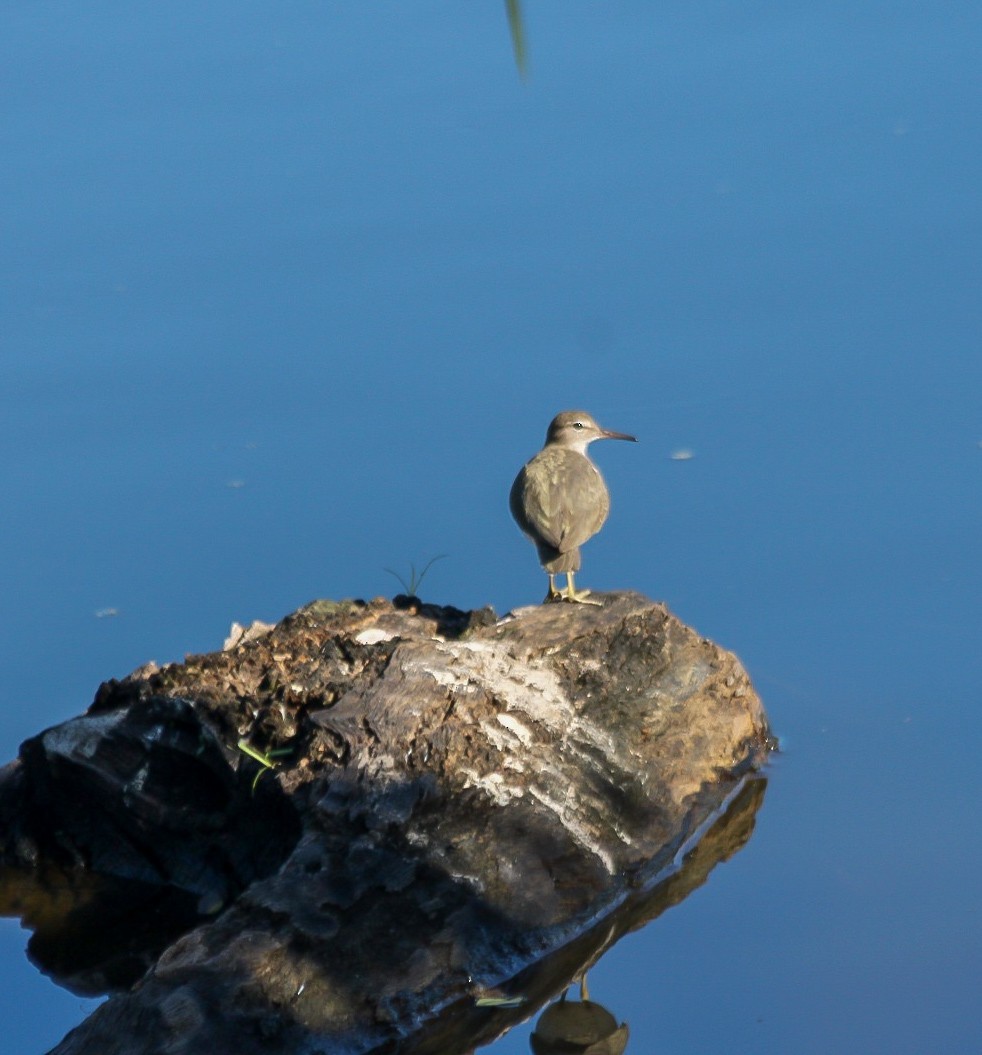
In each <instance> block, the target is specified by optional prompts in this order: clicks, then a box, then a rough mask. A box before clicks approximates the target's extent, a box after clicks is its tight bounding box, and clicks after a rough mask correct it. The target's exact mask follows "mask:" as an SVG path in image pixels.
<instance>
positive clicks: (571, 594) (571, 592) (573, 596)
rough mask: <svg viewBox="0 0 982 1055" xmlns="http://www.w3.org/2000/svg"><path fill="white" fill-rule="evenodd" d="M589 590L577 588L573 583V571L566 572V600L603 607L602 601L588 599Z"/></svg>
mask: <svg viewBox="0 0 982 1055" xmlns="http://www.w3.org/2000/svg"><path fill="white" fill-rule="evenodd" d="M589 596H590V591H589V590H577V588H576V586H575V585H574V583H573V573H572V572H571V571H568V572H566V600H567V601H575V602H576V603H577V604H595V605H596V606H597V607H598V608H601V607H603V601H588V600H587V598H588V597H589Z"/></svg>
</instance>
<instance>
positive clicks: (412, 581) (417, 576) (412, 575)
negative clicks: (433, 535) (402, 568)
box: [385, 553, 446, 597]
mask: <svg viewBox="0 0 982 1055" xmlns="http://www.w3.org/2000/svg"><path fill="white" fill-rule="evenodd" d="M444 557H446V553H438V554H437V555H436V556H435V557H431V558H430V559H429V560H428V561H427V562H426V563H425V564H424V565H423V570H422V571H420V572H418V573H417V571H416V565H415V564H413V563H412V562H410V564H409V582H406V580H405V579H404V578H403V577H402V576H401V575H400V574H399V573H398V572H397V571H393V570H392V569H391V568H386V569H385V571H387V572H388V573H389V574H390V575H391V576H392V577H393V578H394V579H395V580H396V581H397V582H398V583H399V585H400V586H401V587H402V589H403V591H404V592H405V594H406V596H407V597H418V596H419V593H418V590H419V588H420V586H422V585H423V580H424V579H425V578H426V573H427V572H428V571H429V570H430V568H431V567H432V566H433V565H434V564H436V562H437V561H438V560H443V558H444Z"/></svg>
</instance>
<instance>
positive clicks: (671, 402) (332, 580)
mask: <svg viewBox="0 0 982 1055" xmlns="http://www.w3.org/2000/svg"><path fill="white" fill-rule="evenodd" d="M524 18H525V29H526V33H527V39H528V48H529V71H528V76H527V77H526V78H525V79H524V80H523V79H522V78H521V77H520V76H519V75H518V72H517V71H516V68H515V61H514V56H513V54H512V50H511V41H510V38H509V34H508V26H507V20H506V16H505V9H504V5H503V4H494V3H486V4H483V5H473V4H471V5H459V4H453V3H449V2H437V0H431V2H426V3H416V4H412V5H407V4H396V3H391V2H389V3H382V2H378V3H372V4H358V5H348V6H347V7H340V8H339V7H330V6H325V5H323V4H320V3H314V2H309V0H295V2H289V3H281V4H276V5H272V4H259V3H254V2H247V3H244V4H243V3H238V4H228V3H223V2H221V0H218V2H216V3H213V4H211V5H208V6H207V7H206V8H202V7H201V5H196V4H190V3H186V2H183V0H176V2H173V3H170V4H167V5H159V4H149V3H144V2H134V0H129V2H128V3H126V4H123V3H113V2H110V3H105V4H102V5H99V7H98V9H97V10H93V9H84V8H80V7H78V6H77V5H69V4H66V3H62V2H52V0H48V2H41V3H36V2H35V3H29V4H28V3H22V2H14V3H8V4H7V5H6V6H5V7H4V8H3V10H2V11H0V93H2V98H3V100H4V103H3V114H4V118H3V129H2V133H0V151H2V157H3V164H2V165H0V220H2V231H3V235H2V251H0V288H2V290H3V294H2V296H3V313H2V314H3V323H2V327H0V455H2V456H0V494H2V498H3V506H2V510H3V512H2V516H0V544H2V553H3V555H4V556H3V559H2V560H0V598H2V600H3V604H2V606H0V756H2V758H4V759H6V758H10V757H13V756H14V755H15V754H16V751H17V748H18V745H19V743H20V741H21V740H22V739H24V738H25V737H27V736H29V735H31V734H33V733H34V732H36V731H38V730H39V729H41V728H43V727H44V726H46V725H49V724H52V723H54V722H57V721H60V720H62V719H64V718H67V717H69V716H71V715H73V714H76V713H77V712H78V711H79V710H80V709H82V708H83V707H84V706H86V705H87V704H88V702H89V701H90V699H91V697H92V694H93V692H94V691H95V689H96V687H97V685H98V684H99V682H100V681H101V680H103V679H105V678H108V677H113V676H121V675H123V674H125V673H127V672H128V671H129V670H131V669H132V668H134V667H136V666H138V665H139V664H141V663H144V662H146V661H147V660H149V659H156V660H158V661H160V662H165V661H169V660H175V659H180V658H181V657H182V656H183V654H184V653H185V652H190V651H194V652H203V651H208V650H210V649H213V648H217V647H220V645H221V643H222V640H223V637H224V635H225V633H226V631H227V628H228V624H229V623H230V622H231V621H232V620H233V619H235V620H239V621H247V620H251V619H253V618H260V619H266V620H275V619H277V618H279V617H280V616H282V615H284V614H285V613H287V612H289V611H291V610H293V609H294V608H296V607H297V606H298V605H300V604H302V603H304V602H306V601H308V600H311V599H312V598H314V597H324V596H329V597H344V596H362V597H370V596H374V595H378V594H389V595H391V594H392V593H394V592H397V591H398V590H399V589H400V587H399V585H398V583H397V582H396V581H395V579H394V578H393V577H392V576H390V575H389V574H388V573H387V572H386V570H385V569H386V568H392V569H395V570H396V571H398V572H400V573H401V574H402V575H403V576H404V577H407V576H408V573H409V568H410V565H411V564H412V563H415V564H416V566H417V567H419V566H421V565H422V564H424V563H425V562H426V561H427V560H428V559H429V558H431V557H433V556H435V555H437V554H446V557H445V559H443V560H441V561H438V562H437V563H435V564H434V565H433V566H432V568H431V569H430V571H429V573H428V575H427V578H426V580H425V582H424V585H423V588H422V590H421V593H422V594H423V595H424V597H426V599H428V600H433V601H438V602H443V603H452V604H456V605H458V606H460V607H467V606H481V605H484V604H486V603H489V602H490V603H492V604H494V605H495V607H496V608H497V609H498V610H499V611H502V612H503V611H506V610H507V609H509V608H510V607H512V606H514V605H519V604H525V603H529V602H532V601H536V600H538V599H539V598H540V597H541V596H542V594H543V593H544V588H545V580H544V576H543V575H542V574H541V572H540V570H539V568H538V566H537V563H536V560H535V556H534V552H533V550H532V548H531V546H529V545H528V543H527V542H526V541H525V540H524V539H523V538H522V537H521V536H520V535H519V533H518V531H517V530H516V529H515V527H514V525H513V524H512V523H511V521H510V518H509V516H508V512H507V493H508V488H509V486H510V483H511V480H512V478H513V476H514V474H515V472H516V471H517V469H518V467H519V466H520V465H521V463H522V462H523V461H524V460H525V459H526V458H527V457H528V456H530V455H531V454H532V453H534V451H535V450H536V449H537V448H538V446H539V445H540V444H541V441H542V438H543V435H544V432H545V427H546V424H547V423H548V421H549V419H550V418H551V417H552V415H553V414H554V413H555V412H556V411H558V410H560V409H564V408H566V407H578V406H583V407H585V408H586V409H588V410H590V411H591V412H592V413H594V414H595V415H596V416H597V417H598V418H599V419H600V421H601V422H602V423H603V424H605V425H607V426H608V427H611V428H615V429H620V430H624V431H628V432H632V433H635V434H636V435H637V436H638V437H639V438H640V440H641V443H640V444H639V445H637V446H636V447H635V446H634V445H630V446H629V445H626V444H625V445H620V444H608V445H602V446H600V447H599V448H594V450H595V453H596V457H597V460H598V462H600V463H601V465H602V467H603V470H604V472H605V475H606V476H607V479H608V483H609V485H610V489H611V492H612V495H613V511H612V514H611V519H610V521H609V523H608V525H607V527H606V528H605V529H604V532H603V533H602V534H601V535H600V536H599V537H598V538H597V539H595V540H594V541H593V542H591V543H590V544H589V546H588V547H587V548H586V550H585V552H584V568H583V572H582V575H581V577H580V581H581V582H582V584H583V585H586V586H593V587H594V588H597V589H614V588H634V589H638V590H640V591H642V592H644V593H646V594H648V595H649V596H652V597H654V598H657V599H662V600H665V601H667V602H668V604H669V605H670V606H671V607H672V608H673V610H674V611H676V612H677V614H679V615H680V616H681V617H682V618H683V619H685V620H687V621H688V622H690V623H691V624H692V625H694V626H695V627H697V628H698V629H699V630H700V631H701V632H703V633H705V634H707V635H708V636H711V637H713V638H714V639H715V640H717V641H719V642H720V643H721V644H723V645H725V646H727V647H729V648H732V649H734V650H735V651H736V652H737V653H738V654H739V655H740V656H741V658H742V659H743V661H744V663H745V665H746V666H747V668H748V670H749V671H750V672H751V674H752V676H753V677H754V679H755V682H756V684H757V686H758V688H759V690H760V691H761V693H762V694H763V696H764V698H765V701H766V703H767V706H768V710H769V713H770V715H771V717H772V720H773V723H774V725H775V728H776V730H777V732H778V733H779V734H780V735H781V737H782V741H783V744H784V748H785V750H784V752H783V754H782V756H781V757H780V759H779V760H778V762H777V763H776V765H775V767H774V770H773V773H772V774H771V776H772V779H771V786H770V788H769V790H768V794H767V800H766V802H765V805H764V808H763V811H762V813H761V814H760V817H759V819H758V828H757V832H756V834H755V836H754V838H753V839H752V840H751V842H750V844H749V845H748V847H747V848H746V849H745V850H744V851H743V852H742V853H740V854H738V855H737V856H736V857H735V858H734V859H733V860H731V861H730V862H728V863H727V864H726V865H724V866H722V867H721V868H720V869H718V870H717V871H716V872H715V873H714V874H713V876H712V878H711V880H710V882H709V883H708V885H707V886H706V887H704V888H702V889H701V890H699V891H698V892H697V893H696V894H694V895H693V896H692V897H691V898H690V899H689V900H688V901H686V902H685V903H684V904H683V905H682V906H680V907H678V908H676V909H673V910H672V911H670V912H669V913H668V914H667V915H665V916H664V917H662V918H661V919H659V920H657V921H656V922H655V923H654V924H652V925H651V926H650V927H648V928H647V929H646V930H645V931H643V932H641V933H639V934H636V935H632V936H631V937H629V938H627V939H625V940H624V941H623V942H622V943H621V944H620V945H619V946H618V947H617V948H616V949H615V950H614V951H613V952H612V953H611V954H610V955H609V956H608V957H607V958H605V960H604V961H603V962H602V963H601V964H600V965H598V967H597V968H596V969H595V970H594V971H593V972H592V974H591V978H590V981H591V992H592V993H593V995H594V996H595V997H596V998H597V999H598V1000H600V1001H602V1002H604V1003H606V1004H607V1005H608V1006H610V1007H611V1009H612V1010H613V1011H614V1012H615V1013H616V1014H617V1015H618V1016H619V1018H621V1019H627V1020H628V1021H629V1023H630V1025H631V1029H632V1037H633V1038H634V1039H632V1042H631V1046H630V1047H629V1049H628V1050H629V1051H634V1052H647V1051H656V1050H657V1051H664V1052H673V1053H678V1055H683V1053H693V1055H695V1053H700V1055H701V1053H703V1052H706V1051H710V1050H722V1049H724V1048H725V1049H726V1050H731V1051H735V1052H755V1053H757V1052H760V1053H771V1052H773V1053H775V1055H777V1053H782V1055H783V1053H787V1052H796V1053H805V1055H807V1053H812V1052H814V1053H816V1055H819V1053H827V1052H832V1051H834V1052H837V1053H851V1052H855V1053H857V1055H860V1053H862V1055H868V1053H875V1052H884V1053H887V1052H889V1053H890V1055H902V1053H910V1055H923V1053H924V1052H944V1053H946V1055H948V1053H963V1052H964V1053H974V1052H977V1051H979V1050H982V1026H980V1024H979V1020H978V1015H977V1003H978V999H977V990H978V978H979V977H980V972H982V951H980V950H982V941H980V938H982V919H980V895H979V885H978V880H977V876H978V873H979V869H980V867H982V837H980V834H979V825H978V787H979V784H980V780H982V762H980V759H979V753H978V751H977V749H976V745H977V744H978V742H979V739H980V732H982V729H980V725H982V722H980V706H979V705H980V703H982V700H980V690H979V685H980V684H982V658H980V657H982V649H980V647H979V645H980V640H982V633H980V632H982V604H980V602H979V597H980V595H982V572H980V569H982V561H980V545H979V541H980V536H982V532H980V528H982V446H980V443H982V399H980V393H982V354H980V346H979V335H980V333H982V196H980V194H979V185H980V175H982V174H980V169H982V122H980V119H979V113H980V103H982V75H980V73H979V63H978V54H979V46H980V43H982V13H980V9H979V8H978V5H974V4H968V3H964V2H956V3H953V4H949V5H945V6H943V7H938V6H937V5H935V6H925V5H922V4H916V3H913V2H909V0H902V2H899V3H893V4H884V3H872V2H871V3H865V4H861V5H859V6H858V7H857V6H856V5H855V4H825V5H818V6H816V5H806V4H796V5H788V4H785V5H771V4H756V5H751V6H750V7H747V6H746V5H744V6H742V7H741V6H734V5H731V4H724V3H721V2H718V0H717V2H712V0H711V2H710V3H709V4H703V5H683V4H661V5H652V4H646V3H640V2H636V3H627V2H625V3H619V4H606V5H597V4H586V3H582V2H580V0H565V2H563V3H558V2H553V3H546V2H539V3H534V4H533V3H531V2H527V3H526V4H525V5H524ZM682 449H687V450H690V451H691V452H692V454H693V457H692V458H691V459H688V460H679V459H673V458H672V457H671V455H672V454H673V452H678V451H680V450H682ZM107 610H108V611H107ZM112 612H115V614H111V613H112ZM96 613H100V615H99V616H97V615H96ZM2 934H3V939H4V941H3V947H2V950H0V959H2V962H3V969H4V977H5V979H8V982H7V984H6V985H5V987H4V992H3V994H2V997H0V1012H2V1016H3V1020H4V1023H5V1025H4V1033H5V1037H6V1038H7V1042H8V1043H10V1044H13V1045H14V1047H12V1048H11V1050H12V1051H18V1052H20V1051H23V1052H25V1053H29V1052H38V1051H42V1050H45V1049H46V1048H47V1047H49V1046H50V1045H51V1044H53V1043H54V1042H55V1041H56V1040H57V1039H58V1038H59V1037H60V1036H61V1034H62V1033H63V1032H64V1031H65V1030H67V1029H68V1028H70V1026H71V1025H72V1024H73V1023H75V1022H77V1021H79V1020H80V1019H81V1017H83V1015H84V1013H85V1011H84V1005H83V1002H82V1001H80V1000H79V998H77V997H75V996H72V995H70V994H67V993H64V992H63V991H61V990H59V989H57V988H56V987H54V986H53V985H51V984H50V983H49V982H47V981H46V980H45V979H44V978H42V977H41V976H39V975H37V974H36V973H35V972H34V971H33V969H32V968H31V967H30V965H29V964H28V963H27V961H26V960H25V959H24V957H23V952H22V949H23V934H22V932H20V931H19V930H18V929H17V927H16V924H14V923H8V924H7V925H6V926H5V927H4V928H3V930H2ZM526 1034H527V1030H526V1031H522V1030H516V1031H515V1032H513V1033H512V1034H511V1035H510V1036H508V1037H507V1038H505V1039H504V1040H503V1041H502V1042H500V1043H499V1044H498V1045H497V1047H496V1048H495V1049H493V1050H495V1051H497V1052H498V1055H508V1053H513V1052H519V1051H527V1050H528V1046H527V1039H526Z"/></svg>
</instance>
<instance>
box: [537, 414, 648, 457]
mask: <svg viewBox="0 0 982 1055" xmlns="http://www.w3.org/2000/svg"><path fill="white" fill-rule="evenodd" d="M594 440H631V441H632V442H633V443H636V442H637V439H636V438H635V437H634V436H629V435H628V434H627V433H626V432H612V431H611V430H610V429H603V428H601V427H600V426H599V425H598V424H597V423H596V421H594V419H593V417H592V416H591V415H590V414H588V413H587V412H586V411H585V410H564V411H563V412H562V413H561V414H557V415H556V416H555V417H554V418H553V419H552V421H551V422H550V423H549V431H548V432H547V433H546V444H547V445H549V444H553V445H555V446H557V447H566V448H567V449H569V450H573V451H579V453H580V454H586V449H587V447H588V446H589V445H590V444H591V443H592V442H593V441H594Z"/></svg>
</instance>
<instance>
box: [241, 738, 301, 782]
mask: <svg viewBox="0 0 982 1055" xmlns="http://www.w3.org/2000/svg"><path fill="white" fill-rule="evenodd" d="M235 746H236V747H238V749H239V750H240V751H241V752H242V753H243V754H244V755H248V756H249V757H250V758H252V759H255V761H257V762H258V763H259V764H260V765H261V766H262V767H263V768H262V769H260V770H259V772H258V773H257V774H256V776H255V778H254V779H253V781H252V792H253V794H255V792H256V785H257V784H258V783H259V778H260V777H261V776H262V775H263V774H264V773H266V772H267V771H268V770H270V769H275V768H276V766H278V765H279V762H278V761H277V759H280V758H285V757H286V756H287V755H290V754H293V748H292V747H276V748H273V750H272V751H267V752H266V753H265V754H264V753H263V752H262V751H259V750H257V749H256V748H255V747H253V746H252V745H251V744H249V743H247V742H246V741H245V740H240V741H239V742H238V743H237V744H236V745H235Z"/></svg>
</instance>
